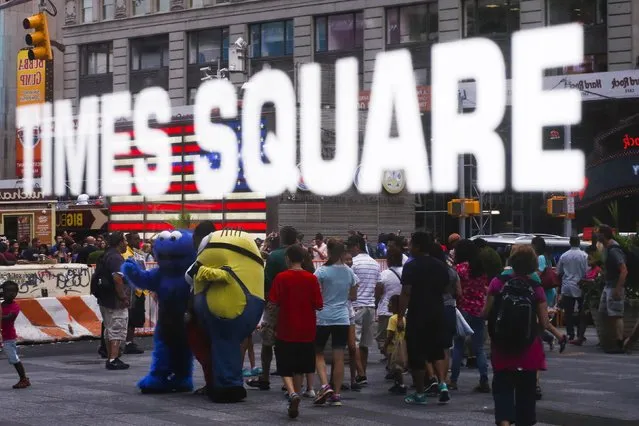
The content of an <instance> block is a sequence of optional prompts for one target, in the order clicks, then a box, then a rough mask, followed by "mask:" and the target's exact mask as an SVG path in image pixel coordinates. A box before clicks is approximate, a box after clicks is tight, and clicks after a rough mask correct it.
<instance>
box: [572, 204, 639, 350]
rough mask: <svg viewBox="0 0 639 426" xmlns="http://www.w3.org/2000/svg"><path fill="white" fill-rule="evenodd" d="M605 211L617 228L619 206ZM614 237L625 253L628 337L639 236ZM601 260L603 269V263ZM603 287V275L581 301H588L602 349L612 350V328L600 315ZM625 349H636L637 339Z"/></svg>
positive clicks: (638, 282)
mask: <svg viewBox="0 0 639 426" xmlns="http://www.w3.org/2000/svg"><path fill="white" fill-rule="evenodd" d="M608 212H609V214H610V218H611V222H610V223H611V224H612V227H613V228H615V229H617V230H618V229H619V228H618V224H619V221H618V218H619V209H618V206H617V202H616V201H613V202H611V203H610V204H609V205H608ZM593 219H594V221H595V224H596V225H601V224H602V221H600V220H598V219H597V218H593ZM614 239H615V241H617V243H618V244H619V245H620V246H621V248H622V249H623V251H624V253H626V267H627V268H628V276H627V278H626V285H625V294H626V296H625V306H624V337H627V336H629V335H630V333H631V332H632V330H633V328H634V326H635V324H636V322H637V321H638V320H639V236H638V234H633V235H630V236H624V235H615V237H614ZM603 263H604V268H605V262H603ZM603 273H605V271H603ZM603 287H604V280H603V277H600V278H599V279H597V280H596V281H595V282H594V283H593V285H592V286H590V287H589V288H587V289H586V293H585V295H584V300H585V301H586V302H588V305H587V306H589V307H590V312H591V313H592V319H593V322H594V324H595V328H596V329H597V336H598V337H599V343H600V347H601V349H603V350H604V351H611V350H614V349H616V346H617V342H616V338H615V335H614V330H611V329H610V327H607V326H606V325H605V323H604V318H603V317H602V315H601V314H599V300H600V298H601V292H602V289H603ZM628 349H629V350H639V342H636V343H635V344H633V345H632V346H631V347H630V348H628Z"/></svg>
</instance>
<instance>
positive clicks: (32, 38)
mask: <svg viewBox="0 0 639 426" xmlns="http://www.w3.org/2000/svg"><path fill="white" fill-rule="evenodd" d="M22 26H23V27H24V29H25V30H31V29H33V30H35V31H34V32H32V33H31V34H27V35H26V37H25V41H26V42H27V45H29V46H32V48H31V49H29V59H30V60H32V61H33V60H35V59H48V60H51V59H53V52H52V51H51V40H50V39H49V27H48V25H47V17H46V15H45V14H44V13H38V14H37V15H33V16H30V17H28V18H24V21H22Z"/></svg>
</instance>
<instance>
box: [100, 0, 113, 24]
mask: <svg viewBox="0 0 639 426" xmlns="http://www.w3.org/2000/svg"><path fill="white" fill-rule="evenodd" d="M114 17H115V0H102V20H104V21H106V20H108V19H113V18H114Z"/></svg>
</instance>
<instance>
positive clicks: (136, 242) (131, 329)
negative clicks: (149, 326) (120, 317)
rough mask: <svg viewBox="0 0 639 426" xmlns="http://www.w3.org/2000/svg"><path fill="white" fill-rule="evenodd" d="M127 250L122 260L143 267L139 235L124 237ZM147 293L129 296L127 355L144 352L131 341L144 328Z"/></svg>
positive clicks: (125, 350)
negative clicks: (137, 329) (133, 261)
mask: <svg viewBox="0 0 639 426" xmlns="http://www.w3.org/2000/svg"><path fill="white" fill-rule="evenodd" d="M126 240H127V243H128V245H127V248H126V252H124V253H122V257H123V258H124V260H127V259H129V258H131V259H133V260H135V261H136V262H137V263H139V264H140V266H142V267H144V265H145V264H144V259H145V258H146V255H145V253H143V252H142V251H141V250H140V245H141V239H140V234H138V233H137V232H136V233H130V234H127V235H126ZM147 293H148V292H144V291H142V290H138V289H136V290H135V292H134V294H133V295H132V296H131V297H132V300H131V308H130V309H129V326H128V330H127V335H126V345H125V346H124V353H125V354H129V355H139V354H143V353H144V350H142V349H140V347H138V345H137V344H135V342H134V341H133V340H134V339H135V329H136V328H138V327H144V322H145V314H146V309H145V307H144V304H145V301H146V296H145V294H147Z"/></svg>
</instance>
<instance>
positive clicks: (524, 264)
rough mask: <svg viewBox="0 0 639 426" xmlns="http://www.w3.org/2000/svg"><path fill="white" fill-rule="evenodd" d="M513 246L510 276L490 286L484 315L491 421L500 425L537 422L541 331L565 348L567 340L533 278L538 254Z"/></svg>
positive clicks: (543, 367)
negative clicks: (492, 403) (488, 342)
mask: <svg viewBox="0 0 639 426" xmlns="http://www.w3.org/2000/svg"><path fill="white" fill-rule="evenodd" d="M515 247H516V248H515ZM515 247H513V251H512V253H511V256H510V258H509V261H508V263H509V266H510V267H511V268H512V273H509V272H508V271H507V272H505V273H504V274H502V275H501V276H499V277H497V278H494V279H493V280H492V281H491V283H490V286H489V288H488V298H487V300H486V305H485V306H484V311H483V313H482V316H483V317H484V318H487V319H488V333H489V335H490V339H491V354H492V356H491V363H492V366H493V386H492V388H493V389H492V391H493V399H494V401H495V422H496V424H498V425H500V426H504V425H510V424H512V423H515V424H517V426H525V425H534V424H535V423H536V422H537V418H536V408H535V407H536V400H537V398H536V390H537V389H536V388H537V377H538V376H537V375H538V372H539V371H543V370H546V356H545V354H544V347H543V343H542V340H541V332H540V331H541V330H540V329H544V330H549V331H550V332H551V333H553V334H554V335H555V336H556V337H557V338H558V339H559V340H560V341H562V342H564V343H563V345H562V349H563V348H565V336H562V335H561V334H560V333H559V332H558V331H557V329H556V328H554V327H553V326H552V325H551V324H550V321H549V318H548V305H547V303H546V295H545V292H544V289H543V287H542V286H541V285H540V283H539V282H538V280H535V279H533V278H532V275H533V274H534V273H535V272H536V271H537V268H538V259H537V254H536V253H535V250H534V249H533V247H532V246H529V245H518V246H515Z"/></svg>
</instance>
